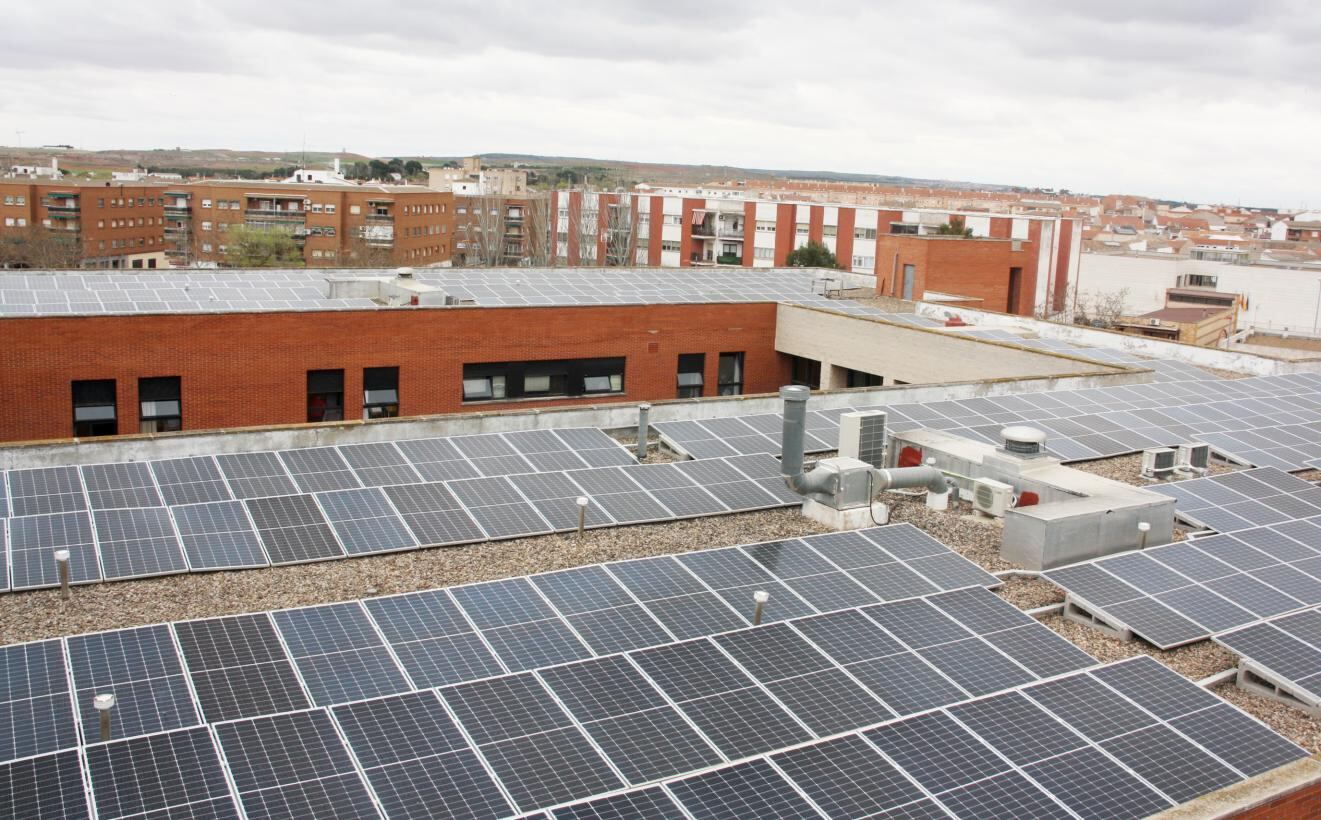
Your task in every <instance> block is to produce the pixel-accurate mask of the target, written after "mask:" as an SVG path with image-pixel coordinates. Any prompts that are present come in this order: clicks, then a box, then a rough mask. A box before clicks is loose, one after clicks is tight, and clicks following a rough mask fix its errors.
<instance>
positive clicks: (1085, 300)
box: [1065, 288, 1128, 327]
mask: <svg viewBox="0 0 1321 820" xmlns="http://www.w3.org/2000/svg"><path fill="white" fill-rule="evenodd" d="M1072 295H1076V298H1074V299H1073V300H1072V301H1073V303H1074V307H1073V323H1074V324H1076V325H1090V326H1092V327H1114V326H1115V325H1117V324H1119V320H1120V318H1122V317H1123V316H1125V315H1126V314H1127V307H1126V305H1125V302H1127V301H1128V288H1120V289H1119V290H1116V291H1099V290H1097V291H1086V292H1082V291H1079V292H1077V293H1076V294H1070V293H1066V294H1065V305H1066V306H1067V305H1068V302H1069V301H1070V299H1069V297H1070V296H1072Z"/></svg>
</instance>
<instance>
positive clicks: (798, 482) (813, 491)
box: [780, 384, 836, 497]
mask: <svg viewBox="0 0 1321 820" xmlns="http://www.w3.org/2000/svg"><path fill="white" fill-rule="evenodd" d="M811 395H812V391H811V390H810V389H808V388H807V387H804V386H802V385H799V384H794V385H786V386H784V387H781V388H780V398H781V399H782V400H783V401H784V430H783V436H782V443H781V445H780V475H782V476H784V483H785V484H786V485H787V486H788V487H789V489H791V490H793V491H794V492H796V493H798V494H799V495H805V496H808V497H811V496H813V495H817V494H822V495H834V493H835V489H836V488H835V486H834V485H835V481H834V475H833V474H832V475H826V474H823V473H804V472H803V432H804V431H805V430H806V429H807V399H808V397H809V396H811Z"/></svg>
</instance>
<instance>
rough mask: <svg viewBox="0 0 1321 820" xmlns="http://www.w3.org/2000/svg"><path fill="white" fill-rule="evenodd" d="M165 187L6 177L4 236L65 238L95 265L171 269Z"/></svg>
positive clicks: (2, 184) (1, 215)
mask: <svg viewBox="0 0 1321 820" xmlns="http://www.w3.org/2000/svg"><path fill="white" fill-rule="evenodd" d="M163 191H164V189H163V188H161V187H158V186H153V185H116V184H111V183H104V184H97V185H93V184H80V183H76V182H71V183H66V182H34V181H25V180H8V179H3V180H0V236H6V237H10V238H13V239H18V240H29V241H33V240H44V241H51V240H54V241H64V242H67V243H69V244H71V245H72V247H73V248H74V249H75V250H76V253H74V254H71V256H70V258H71V259H75V260H80V262H81V265H82V267H89V268H163V267H166V265H167V262H166V250H167V245H166V242H165V207H164V206H165V196H164V193H163Z"/></svg>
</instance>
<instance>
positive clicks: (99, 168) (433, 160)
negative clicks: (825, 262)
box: [0, 147, 1014, 191]
mask: <svg viewBox="0 0 1321 820" xmlns="http://www.w3.org/2000/svg"><path fill="white" fill-rule="evenodd" d="M481 156H482V159H483V161H484V162H485V163H486V164H487V165H495V166H508V165H515V164H517V165H522V166H526V167H528V168H529V169H532V170H536V171H540V172H547V176H548V179H549V180H550V181H554V180H556V179H559V180H567V181H576V180H581V179H583V178H586V179H589V180H590V181H592V182H596V183H602V184H614V185H631V184H633V183H636V182H642V181H646V182H652V183H659V184H663V185H664V184H670V185H677V184H702V183H708V182H724V181H726V180H737V179H744V180H754V179H755V180H774V179H785V180H822V181H831V182H858V183H870V184H878V185H906V186H924V187H925V186H930V187H942V188H967V189H976V190H983V191H995V190H1013V189H1014V186H1010V185H999V184H995V185H990V184H981V183H971V182H962V181H957V180H940V179H921V178H916V177H903V176H891V175H884V174H855V173H844V172H839V171H803V170H775V169H766V168H739V167H736V166H732V165H684V164H678V163H656V162H634V161H631V160H612V159H595V158H592V157H556V156H540V155H537V154H509V153H490V154H482V155H481ZM336 157H338V158H339V160H340V161H341V162H343V163H353V162H366V161H368V160H370V159H373V157H369V156H366V155H364V154H355V153H347V152H346V153H335V152H326V151H306V152H304V151H262V150H250V151H239V150H235V149H231V148H151V149H134V148H122V149H112V150H106V151H85V150H81V149H78V148H13V147H0V159H2V160H4V164H5V165H10V164H42V165H45V164H49V162H50V160H51V159H52V158H58V159H59V161H60V167H61V168H63V169H64V170H66V171H70V172H73V173H76V174H78V175H80V176H81V175H85V176H89V177H93V178H98V177H108V176H109V174H110V172H111V171H126V170H129V169H132V168H135V167H146V168H154V169H187V170H190V171H195V172H198V173H216V174H221V175H223V174H225V173H226V172H238V171H256V172H270V171H272V170H274V169H275V168H281V167H287V166H290V165H298V164H300V163H303V162H306V163H307V165H308V166H310V167H316V168H324V167H328V166H329V165H330V164H331V162H332V161H333V160H334V159H335V158H336ZM391 158H392V157H391V156H388V155H387V156H382V157H375V159H382V160H389V159H391ZM400 158H401V159H404V160H410V159H415V160H418V161H419V162H421V163H423V164H424V165H440V164H442V163H445V162H458V161H459V160H461V159H462V157H459V156H437V155H433V156H400Z"/></svg>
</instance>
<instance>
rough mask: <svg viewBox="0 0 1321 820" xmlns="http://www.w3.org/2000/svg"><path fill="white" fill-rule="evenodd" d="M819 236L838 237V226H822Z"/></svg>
mask: <svg viewBox="0 0 1321 820" xmlns="http://www.w3.org/2000/svg"><path fill="white" fill-rule="evenodd" d="M821 235H822V236H838V235H839V226H838V225H823V226H821Z"/></svg>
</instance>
